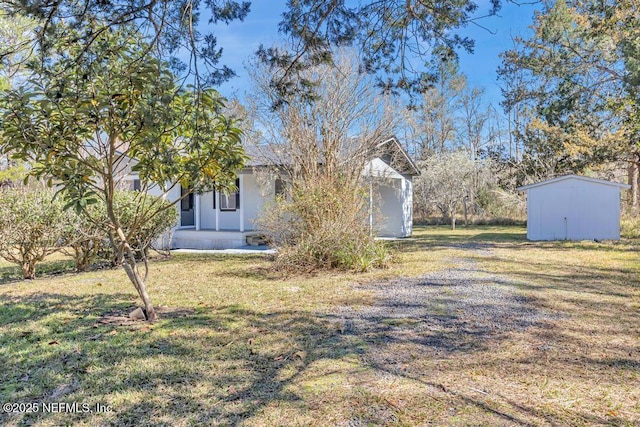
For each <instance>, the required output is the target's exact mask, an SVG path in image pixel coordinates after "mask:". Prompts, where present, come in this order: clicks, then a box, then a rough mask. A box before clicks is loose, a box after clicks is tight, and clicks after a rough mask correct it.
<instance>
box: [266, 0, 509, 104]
mask: <svg viewBox="0 0 640 427" xmlns="http://www.w3.org/2000/svg"><path fill="white" fill-rule="evenodd" d="M288 6H289V7H288V9H287V11H286V12H285V13H284V15H283V20H282V22H281V23H280V30H281V32H283V33H284V34H286V35H289V36H290V37H291V39H292V40H293V45H292V48H291V49H281V48H266V47H261V48H260V50H259V51H258V55H259V56H260V57H261V58H262V60H263V61H265V62H267V63H269V64H272V65H274V64H277V65H278V66H280V67H281V68H282V69H283V70H284V73H283V74H280V75H278V76H275V77H276V78H275V79H274V80H273V85H274V87H275V88H276V89H277V90H278V92H279V93H280V94H281V95H286V94H288V93H290V92H291V91H298V92H299V93H301V94H304V95H305V96H306V97H307V98H313V97H315V94H314V91H313V89H314V87H315V80H313V79H309V78H308V76H303V75H302V74H301V73H303V72H304V70H306V69H307V68H309V67H313V66H315V65H318V64H322V63H324V64H331V63H332V61H333V54H332V48H333V47H335V46H341V45H347V44H353V45H355V46H356V47H357V49H358V50H359V51H360V52H361V57H362V63H363V66H362V71H364V72H366V73H369V74H376V73H379V78H378V84H379V85H380V86H381V87H382V88H383V89H385V90H388V91H395V90H404V91H406V92H408V93H413V94H419V93H422V91H424V89H426V88H427V87H429V86H430V84H431V82H432V78H431V75H430V73H429V72H428V69H427V68H426V67H424V66H423V64H426V63H427V62H428V58H429V57H430V55H431V53H432V52H433V50H434V49H435V48H436V47H437V48H438V49H440V50H444V51H446V54H447V55H449V56H455V55H456V53H455V51H456V49H459V48H461V49H465V50H467V51H472V50H473V40H470V39H469V38H466V37H460V36H459V35H458V34H456V33H455V30H456V29H459V28H462V27H464V26H466V25H469V24H472V23H477V21H478V20H479V19H481V17H478V16H477V15H475V13H476V12H477V11H478V7H479V6H478V4H477V3H476V2H474V1H472V0H452V1H447V2H431V1H425V0H385V1H379V0H370V1H364V2H359V3H357V2H349V1H346V0H330V1H326V0H296V1H293V0H292V1H289V2H288ZM499 8H500V1H499V0H491V1H490V8H489V9H488V10H487V12H486V14H485V16H487V15H493V14H496V13H497V11H498V10H499ZM280 101H281V102H283V101H284V100H282V99H280Z"/></svg>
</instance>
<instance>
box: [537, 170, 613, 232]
mask: <svg viewBox="0 0 640 427" xmlns="http://www.w3.org/2000/svg"><path fill="white" fill-rule="evenodd" d="M527 238H528V239H529V240H593V239H598V240H609V239H613V240H617V239H619V238H620V189H619V188H618V187H615V186H612V185H606V184H599V183H594V182H589V181H584V180H580V179H575V178H569V179H566V180H562V181H557V182H554V183H550V184H548V185H542V186H539V187H534V188H530V189H528V190H527Z"/></svg>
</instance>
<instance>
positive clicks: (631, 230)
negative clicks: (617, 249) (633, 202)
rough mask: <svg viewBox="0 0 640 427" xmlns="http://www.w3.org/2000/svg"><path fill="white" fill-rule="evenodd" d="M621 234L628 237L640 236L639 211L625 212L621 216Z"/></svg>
mask: <svg viewBox="0 0 640 427" xmlns="http://www.w3.org/2000/svg"><path fill="white" fill-rule="evenodd" d="M620 236H622V237H624V238H627V239H638V238H640V214H639V213H638V212H633V211H629V212H625V213H624V214H623V215H622V218H620Z"/></svg>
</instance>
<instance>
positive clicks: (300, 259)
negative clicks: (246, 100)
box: [248, 51, 397, 270]
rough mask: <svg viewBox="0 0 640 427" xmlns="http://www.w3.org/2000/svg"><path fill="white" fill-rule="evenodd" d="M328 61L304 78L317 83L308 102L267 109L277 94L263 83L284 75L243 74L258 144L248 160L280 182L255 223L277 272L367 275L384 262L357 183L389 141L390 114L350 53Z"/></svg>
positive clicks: (295, 98) (269, 70)
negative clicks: (270, 169)
mask: <svg viewBox="0 0 640 427" xmlns="http://www.w3.org/2000/svg"><path fill="white" fill-rule="evenodd" d="M334 58H335V63H334V65H333V66H329V65H325V64H323V65H319V66H316V67H313V68H311V69H308V70H306V71H305V73H304V78H308V79H309V81H311V80H313V81H317V82H319V83H318V86H317V87H316V88H315V93H316V94H317V97H316V98H315V99H314V100H313V101H311V102H310V100H309V99H308V98H307V97H305V96H304V95H303V94H299V95H291V96H289V97H287V98H286V100H285V101H286V102H284V103H281V104H279V106H278V107H277V108H275V109H274V108H272V106H273V105H274V101H276V100H278V99H279V97H281V95H282V94H281V93H280V92H278V90H277V88H275V87H274V86H273V85H271V84H270V82H271V81H273V79H274V77H277V76H278V74H279V73H284V72H285V70H283V69H280V68H278V67H265V66H259V65H258V66H256V68H254V69H252V70H251V73H250V74H251V76H252V78H253V81H254V85H255V87H256V89H255V91H254V93H255V95H254V97H253V98H251V104H252V107H251V110H252V112H253V115H254V119H255V126H256V128H257V130H258V131H259V134H260V136H259V138H260V139H259V142H260V143H258V144H256V145H255V146H252V147H250V148H249V150H248V151H250V152H253V153H254V155H253V157H254V161H255V160H258V161H260V160H262V162H261V163H263V164H265V163H266V164H271V165H275V166H276V167H277V172H278V173H279V174H281V175H284V177H285V181H286V183H287V184H286V185H285V186H284V187H285V188H283V187H282V185H280V186H279V188H278V192H284V196H283V197H280V198H277V201H276V203H275V206H274V207H273V209H268V210H267V212H266V214H265V215H263V217H262V218H261V219H260V220H259V222H260V223H259V226H260V228H261V229H262V230H263V231H265V233H266V234H267V236H268V237H269V239H270V240H271V243H272V244H274V245H275V246H277V247H278V249H279V250H278V255H277V259H278V261H279V265H280V266H281V267H283V268H289V267H291V268H295V269H296V270H299V269H300V268H308V269H315V268H350V269H357V270H367V269H368V268H370V267H371V266H383V265H385V264H386V262H387V261H386V260H387V256H386V255H385V254H386V250H385V249H384V246H383V245H382V244H380V242H376V241H375V240H374V238H373V235H372V233H371V230H370V222H369V220H370V213H371V208H370V206H371V204H370V200H371V196H370V193H369V192H368V191H364V187H363V185H362V184H363V180H364V179H366V178H365V177H364V175H366V174H363V172H364V170H365V166H366V163H367V161H369V160H371V159H372V158H373V156H376V155H378V154H379V153H378V150H379V149H381V147H382V146H384V144H381V143H382V142H384V141H385V140H388V139H389V136H390V135H391V133H392V131H393V125H394V122H395V118H396V117H397V115H396V114H392V112H391V106H392V104H391V102H390V101H389V100H388V99H387V98H385V97H383V96H381V95H380V94H379V93H378V91H377V88H376V87H375V84H374V82H373V80H372V78H371V77H370V76H368V75H366V74H364V73H361V72H360V70H359V64H358V61H357V57H356V56H355V54H354V53H353V52H350V51H338V52H337V53H336V54H335V56H334ZM256 158H257V159H256ZM283 190H284V191H283Z"/></svg>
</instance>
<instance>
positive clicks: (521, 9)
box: [215, 0, 538, 107]
mask: <svg viewBox="0 0 640 427" xmlns="http://www.w3.org/2000/svg"><path fill="white" fill-rule="evenodd" d="M479 3H480V7H479V10H478V15H484V14H486V12H487V11H488V10H489V2H488V1H486V0H480V1H479ZM537 7H538V6H536V5H531V4H523V5H520V6H518V5H516V4H513V3H506V2H505V3H504V4H503V7H502V10H501V11H500V12H499V16H494V17H490V18H485V19H483V20H481V21H479V22H480V23H481V24H482V25H483V26H484V27H485V28H487V29H488V30H490V31H491V32H489V31H487V30H486V29H483V28H480V27H477V26H475V25H469V26H468V27H466V28H464V29H463V30H462V31H460V32H459V33H460V34H461V35H464V36H469V37H471V38H473V39H474V40H475V41H476V47H475V52H474V54H466V53H463V52H462V53H460V70H461V71H462V72H463V73H465V74H466V75H467V76H468V78H469V82H470V84H471V85H473V86H482V87H484V88H485V90H486V94H487V100H488V101H489V102H491V103H493V104H494V105H495V106H496V107H497V104H498V102H500V89H499V87H498V84H497V81H496V69H497V68H498V66H499V65H500V58H499V56H498V55H499V53H500V52H502V51H504V50H507V49H509V48H511V47H512V45H513V43H512V37H513V36H516V35H523V34H526V33H527V32H528V31H529V30H528V26H529V25H531V23H532V19H533V12H534V10H535V9H536V8H537ZM284 10H285V0H254V1H252V5H251V13H250V14H249V16H248V17H247V19H245V21H244V22H233V23H231V24H230V25H228V26H227V25H224V24H223V25H220V26H218V27H217V28H215V34H216V37H217V38H218V43H219V45H220V46H221V47H223V48H224V54H223V57H222V62H223V63H224V64H226V65H228V66H229V67H231V68H232V69H233V70H234V71H235V72H236V73H237V74H238V77H235V78H233V79H232V80H230V81H229V82H227V83H225V84H224V85H222V86H221V87H219V88H218V90H219V91H220V92H221V93H222V94H223V95H224V96H226V97H232V96H238V97H240V98H243V97H244V96H243V94H244V92H246V91H247V90H248V89H249V87H248V81H247V80H248V79H247V73H246V71H245V69H244V66H245V64H246V62H247V61H248V59H249V58H250V57H251V55H252V54H253V53H254V52H255V51H256V50H257V49H258V46H260V44H264V45H267V46H269V45H271V44H274V43H277V42H279V41H281V40H282V36H281V35H280V34H278V23H279V22H280V19H281V15H282V13H283V12H284Z"/></svg>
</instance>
